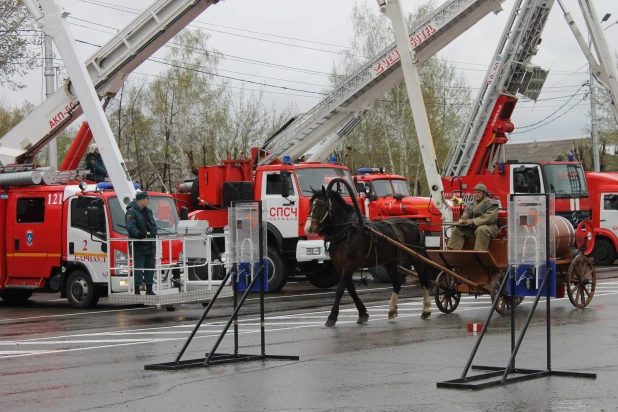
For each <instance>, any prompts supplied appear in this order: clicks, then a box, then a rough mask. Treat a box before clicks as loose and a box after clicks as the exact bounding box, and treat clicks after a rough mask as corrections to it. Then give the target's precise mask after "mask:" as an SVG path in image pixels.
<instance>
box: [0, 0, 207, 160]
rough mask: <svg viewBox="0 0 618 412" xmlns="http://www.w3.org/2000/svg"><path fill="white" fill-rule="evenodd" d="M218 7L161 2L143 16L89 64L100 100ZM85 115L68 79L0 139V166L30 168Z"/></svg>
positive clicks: (184, 0)
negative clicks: (54, 141) (53, 140)
mask: <svg viewBox="0 0 618 412" xmlns="http://www.w3.org/2000/svg"><path fill="white" fill-rule="evenodd" d="M218 1H219V0H157V1H156V2H155V3H154V4H153V5H151V6H150V7H149V8H148V9H146V10H144V11H143V12H142V13H141V14H140V15H138V16H137V17H136V18H135V19H134V20H133V21H132V22H131V23H129V24H128V25H127V26H126V27H125V28H124V29H122V30H121V31H120V32H119V33H118V34H117V35H115V36H114V37H112V38H111V39H110V40H109V41H108V42H107V43H106V44H105V45H103V46H102V47H101V48H100V49H99V50H98V51H97V52H96V53H94V54H93V55H92V56H91V57H90V58H89V59H88V60H87V61H86V71H87V73H88V75H89V78H90V81H91V82H92V83H93V84H94V87H95V90H96V93H97V95H98V97H99V98H108V99H109V98H111V97H113V96H115V95H116V93H117V92H118V91H119V90H120V88H121V87H122V84H123V82H124V81H125V80H126V78H127V76H128V75H129V74H130V73H131V72H132V71H133V70H135V68H137V67H138V66H139V65H140V64H142V63H143V62H144V61H145V60H146V59H148V58H149V57H150V56H151V55H153V54H154V53H155V52H156V51H157V50H158V49H159V48H161V47H162V46H163V45H164V44H165V43H167V42H168V41H169V40H170V39H171V38H172V37H174V36H175V35H176V34H177V33H178V32H180V31H181V30H182V29H183V28H185V27H186V26H187V25H188V24H189V23H191V21H193V20H194V19H195V18H196V17H197V16H199V15H200V14H201V13H202V11H204V10H205V9H207V8H208V7H209V6H211V5H213V4H216V3H217V2H218ZM33 7H34V8H35V9H36V10H38V7H36V6H33ZM29 9H30V6H29ZM36 10H34V12H35V13H36ZM30 11H31V13H32V12H33V10H30ZM80 64H83V63H81V62H80ZM82 112H83V108H82V104H81V102H80V100H79V98H78V96H77V92H76V88H75V85H74V81H73V79H72V78H71V79H68V80H67V81H66V83H65V85H64V87H62V88H59V89H58V90H57V91H56V92H55V93H54V94H53V95H52V96H50V97H49V98H48V99H47V100H45V101H44V102H43V103H42V104H41V105H40V106H38V107H37V108H36V109H35V110H34V111H32V112H31V113H30V114H29V115H28V116H27V117H26V118H25V119H24V120H22V122H20V123H19V124H18V125H17V126H15V127H14V128H13V129H12V130H10V131H9V132H8V133H7V134H6V135H5V136H3V137H1V138H0V163H2V164H4V165H7V164H11V163H28V162H32V160H33V159H34V156H35V155H36V154H37V153H38V152H39V151H40V150H41V149H42V148H43V147H44V146H45V144H47V143H48V142H49V141H50V140H52V139H54V138H55V137H56V136H57V135H58V134H59V133H60V132H62V130H64V129H65V128H66V127H67V126H68V125H70V124H71V123H72V122H73V121H74V120H75V119H77V118H78V117H79V116H80V115H81V114H82ZM97 143H99V142H97Z"/></svg>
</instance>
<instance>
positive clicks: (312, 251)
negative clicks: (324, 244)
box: [307, 247, 320, 256]
mask: <svg viewBox="0 0 618 412" xmlns="http://www.w3.org/2000/svg"><path fill="white" fill-rule="evenodd" d="M319 254H320V248H319V247H308V248H307V256H312V255H319Z"/></svg>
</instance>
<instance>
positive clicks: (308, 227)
mask: <svg viewBox="0 0 618 412" xmlns="http://www.w3.org/2000/svg"><path fill="white" fill-rule="evenodd" d="M305 234H307V235H313V234H315V232H314V231H313V230H312V229H311V219H309V218H308V219H307V222H305Z"/></svg>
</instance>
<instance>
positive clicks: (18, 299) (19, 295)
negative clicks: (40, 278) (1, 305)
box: [0, 289, 32, 304]
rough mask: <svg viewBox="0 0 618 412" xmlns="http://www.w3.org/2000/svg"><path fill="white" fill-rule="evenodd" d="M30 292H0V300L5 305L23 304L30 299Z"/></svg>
mask: <svg viewBox="0 0 618 412" xmlns="http://www.w3.org/2000/svg"><path fill="white" fill-rule="evenodd" d="M30 296H32V292H31V291H29V290H6V289H4V290H0V298H2V300H3V301H5V302H6V303H13V304H15V303H23V302H25V301H27V300H28V299H30Z"/></svg>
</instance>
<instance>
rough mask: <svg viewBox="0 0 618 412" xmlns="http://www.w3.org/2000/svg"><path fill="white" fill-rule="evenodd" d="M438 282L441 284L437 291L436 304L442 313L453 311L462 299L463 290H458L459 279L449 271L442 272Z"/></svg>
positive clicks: (437, 279)
mask: <svg viewBox="0 0 618 412" xmlns="http://www.w3.org/2000/svg"><path fill="white" fill-rule="evenodd" d="M436 282H437V283H439V284H440V286H439V287H437V288H436V292H435V301H436V306H437V307H438V309H440V311H441V312H442V313H451V312H453V311H454V310H455V309H457V306H459V300H460V299H461V292H458V291H457V279H455V278H454V277H452V276H451V275H449V274H448V273H444V272H440V274H438V277H437V278H436Z"/></svg>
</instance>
